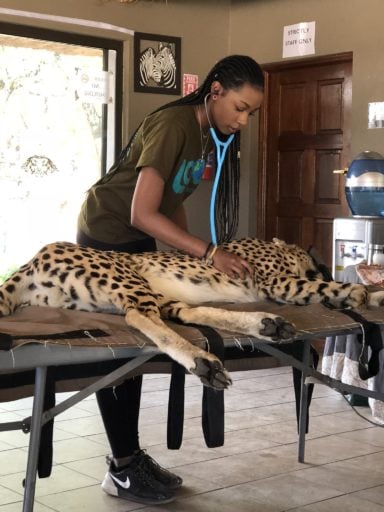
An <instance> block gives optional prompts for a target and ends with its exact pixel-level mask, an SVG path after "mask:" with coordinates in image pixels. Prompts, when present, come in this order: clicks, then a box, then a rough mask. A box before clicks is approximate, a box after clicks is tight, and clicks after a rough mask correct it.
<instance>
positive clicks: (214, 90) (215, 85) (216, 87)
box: [211, 80, 223, 96]
mask: <svg viewBox="0 0 384 512" xmlns="http://www.w3.org/2000/svg"><path fill="white" fill-rule="evenodd" d="M222 92H223V86H222V85H221V83H220V82H219V81H218V80H215V81H214V82H212V84H211V94H212V96H220V94H222Z"/></svg>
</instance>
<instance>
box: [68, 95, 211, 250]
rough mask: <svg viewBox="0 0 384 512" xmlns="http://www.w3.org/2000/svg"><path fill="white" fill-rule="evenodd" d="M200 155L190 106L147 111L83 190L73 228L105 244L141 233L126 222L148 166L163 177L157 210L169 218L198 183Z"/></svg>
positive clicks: (202, 168) (135, 236)
mask: <svg viewBox="0 0 384 512" xmlns="http://www.w3.org/2000/svg"><path fill="white" fill-rule="evenodd" d="M210 144H211V141H209V144H208V146H209V145H210ZM207 149H209V148H207ZM201 156H202V147H201V136H200V127H199V123H198V121H197V120H196V117H195V112H194V107H193V106H190V105H186V106H176V107H169V108H166V109H164V110H162V111H160V112H156V113H154V114H151V115H149V116H148V117H146V118H145V119H144V121H143V123H142V125H141V126H140V128H139V130H138V132H137V134H136V135H135V138H134V141H133V143H132V145H131V148H130V150H129V153H128V154H127V156H126V157H125V158H124V159H123V160H122V161H120V162H118V164H117V165H116V166H114V167H113V168H112V170H111V171H110V172H109V173H107V174H106V175H105V176H104V177H103V178H102V179H101V180H99V181H98V182H97V183H96V184H95V185H93V187H92V188H91V189H90V190H89V192H88V194H87V198H86V200H85V202H84V203H83V206H82V208H81V212H80V215H79V221H78V228H79V230H80V231H82V232H83V233H84V234H85V235H87V236H89V237H91V238H93V239H94V240H98V241H101V242H105V243H110V244H121V243H125V242H130V241H133V240H141V239H143V238H145V237H147V236H148V235H146V234H145V233H143V232H142V231H139V230H138V229H136V228H134V227H133V226H132V225H131V204H132V197H133V192H134V189H135V186H136V181H137V177H138V174H139V172H140V169H141V168H142V167H154V168H155V169H157V170H158V171H159V173H160V174H161V176H162V177H163V178H164V193H163V198H162V201H161V205H160V211H161V213H163V214H164V215H166V216H167V217H170V216H172V214H173V213H174V212H175V211H176V210H177V208H178V207H179V206H180V205H181V203H183V201H185V199H186V198H187V197H188V196H189V195H190V194H191V193H192V192H193V191H194V190H195V188H196V187H197V186H198V184H199V183H200V181H201V176H202V173H203V170H204V165H202V162H201Z"/></svg>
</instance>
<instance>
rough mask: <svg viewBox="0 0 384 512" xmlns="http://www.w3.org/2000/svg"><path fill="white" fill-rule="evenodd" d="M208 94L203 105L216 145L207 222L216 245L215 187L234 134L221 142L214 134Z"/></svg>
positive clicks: (213, 242)
mask: <svg viewBox="0 0 384 512" xmlns="http://www.w3.org/2000/svg"><path fill="white" fill-rule="evenodd" d="M208 97H209V94H207V95H206V96H205V98H204V107H205V113H206V115H207V119H208V123H209V126H210V128H209V131H210V133H211V137H212V139H213V142H214V143H215V146H216V175H215V179H214V181H213V187H212V193H211V202H210V207H209V223H210V229H211V241H212V244H213V245H217V234H216V225H215V204H216V195H217V188H218V185H219V181H220V176H221V171H222V169H223V163H224V160H225V154H226V152H227V149H228V147H229V145H230V144H231V142H232V141H233V139H234V137H235V135H234V134H233V133H232V134H231V135H230V136H229V137H228V139H227V140H226V141H225V142H223V141H221V140H220V139H219V138H218V136H217V135H216V132H215V129H214V128H213V126H212V123H211V120H210V118H209V114H208V108H207V100H208Z"/></svg>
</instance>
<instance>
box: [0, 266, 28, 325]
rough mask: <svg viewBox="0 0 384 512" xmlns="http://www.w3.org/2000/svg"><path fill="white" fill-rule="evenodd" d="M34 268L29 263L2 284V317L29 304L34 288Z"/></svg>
mask: <svg viewBox="0 0 384 512" xmlns="http://www.w3.org/2000/svg"><path fill="white" fill-rule="evenodd" d="M32 276H33V270H32V269H31V266H30V265H29V264H27V265H24V266H23V267H21V268H20V269H19V270H17V271H16V272H14V273H13V274H12V275H11V276H10V277H9V278H8V279H6V280H5V281H4V283H3V284H2V285H1V286H0V317H1V316H8V315H11V314H12V313H13V312H14V311H15V310H16V309H17V308H18V307H19V306H21V305H28V304H29V296H30V293H31V288H33V286H34V285H33V277H32Z"/></svg>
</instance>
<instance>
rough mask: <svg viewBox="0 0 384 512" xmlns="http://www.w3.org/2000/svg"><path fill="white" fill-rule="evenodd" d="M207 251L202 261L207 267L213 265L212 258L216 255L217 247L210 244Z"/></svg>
mask: <svg viewBox="0 0 384 512" xmlns="http://www.w3.org/2000/svg"><path fill="white" fill-rule="evenodd" d="M208 249H209V250H207V251H206V256H205V257H204V259H203V261H204V263H206V264H207V265H212V264H213V257H214V255H215V254H216V251H217V249H218V246H217V245H213V244H210V247H209V248H208Z"/></svg>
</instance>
